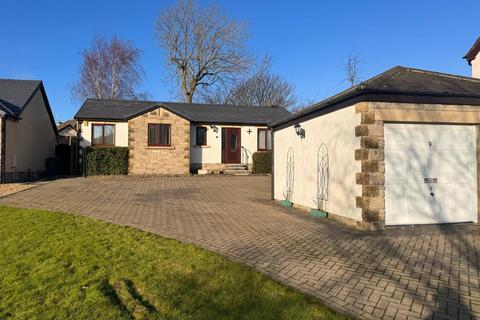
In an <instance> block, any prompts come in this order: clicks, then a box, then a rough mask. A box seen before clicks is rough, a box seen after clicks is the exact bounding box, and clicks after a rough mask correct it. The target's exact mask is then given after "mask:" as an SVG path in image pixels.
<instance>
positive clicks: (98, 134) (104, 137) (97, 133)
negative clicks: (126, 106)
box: [92, 124, 115, 146]
mask: <svg viewBox="0 0 480 320" xmlns="http://www.w3.org/2000/svg"><path fill="white" fill-rule="evenodd" d="M114 145H115V125H114V124H92V146H114Z"/></svg>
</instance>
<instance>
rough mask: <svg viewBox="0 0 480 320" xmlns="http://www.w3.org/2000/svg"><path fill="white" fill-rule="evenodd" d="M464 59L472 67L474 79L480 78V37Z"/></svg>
mask: <svg viewBox="0 0 480 320" xmlns="http://www.w3.org/2000/svg"><path fill="white" fill-rule="evenodd" d="M463 58H464V59H466V60H467V62H468V64H469V65H471V66H472V77H474V78H480V37H478V39H477V41H475V44H474V45H473V47H471V48H470V50H468V52H467V54H465V56H464V57H463Z"/></svg>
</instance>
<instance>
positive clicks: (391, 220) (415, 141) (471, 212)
mask: <svg viewBox="0 0 480 320" xmlns="http://www.w3.org/2000/svg"><path fill="white" fill-rule="evenodd" d="M271 126H272V134H273V137H272V141H273V177H272V199H275V200H286V201H287V203H291V205H292V206H297V207H299V208H306V209H310V210H312V209H313V210H315V211H318V210H322V211H325V215H326V216H328V219H335V220H337V221H340V222H342V223H345V224H348V225H350V226H352V227H356V228H358V229H362V230H384V229H385V227H386V226H391V227H395V226H402V225H409V226H410V225H426V224H447V223H450V224H451V223H476V222H478V220H479V210H478V207H479V206H478V204H479V201H480V200H479V196H480V193H479V192H477V185H478V184H479V175H478V174H477V170H478V169H477V167H478V168H480V165H478V166H477V157H478V156H477V154H480V153H479V152H480V147H479V146H480V136H478V134H479V132H480V79H474V78H468V77H464V76H458V75H452V74H445V73H440V72H434V71H428V70H420V69H414V68H406V67H401V66H397V67H394V68H392V69H390V70H387V71H385V72H384V73H381V74H379V75H377V76H375V77H373V78H371V79H368V80H366V81H364V82H363V83H361V84H359V85H357V86H355V87H353V88H350V89H347V90H345V91H343V92H341V93H339V94H337V95H335V96H333V97H331V98H328V99H326V100H324V101H321V102H319V103H317V104H315V105H313V106H311V107H309V108H307V109H304V110H302V111H300V112H297V113H295V114H292V115H291V116H290V117H288V118H286V119H283V120H281V121H278V122H276V123H274V124H272V125H271ZM477 136H478V137H477ZM319 159H321V161H320V160H319ZM325 159H327V161H325ZM479 160H480V159H479ZM312 212H314V211H312Z"/></svg>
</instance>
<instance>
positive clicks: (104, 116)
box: [75, 99, 290, 125]
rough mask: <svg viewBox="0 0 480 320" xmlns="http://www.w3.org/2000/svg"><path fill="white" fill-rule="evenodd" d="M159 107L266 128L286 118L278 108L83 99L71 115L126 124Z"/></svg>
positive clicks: (198, 118) (186, 115)
mask: <svg viewBox="0 0 480 320" xmlns="http://www.w3.org/2000/svg"><path fill="white" fill-rule="evenodd" d="M158 107H163V108H165V109H167V110H169V111H171V112H173V113H175V114H177V115H179V116H181V117H182V118H185V119H187V120H189V121H191V122H203V123H230V124H234V123H235V124H254V125H268V124H269V123H271V122H274V121H279V120H280V119H283V118H285V117H288V116H290V112H288V111H287V110H286V109H285V108H281V107H254V106H252V107H245V106H233V105H214V104H198V103H177V102H159V101H130V100H109V99H87V100H86V101H85V103H84V104H83V105H82V107H81V108H80V110H78V112H77V114H76V115H75V119H78V120H104V121H105V120H107V121H108V120H110V121H127V120H129V119H132V118H134V117H137V116H139V115H141V114H143V113H146V112H148V111H151V110H154V109H156V108H158Z"/></svg>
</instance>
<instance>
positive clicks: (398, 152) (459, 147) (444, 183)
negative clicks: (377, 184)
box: [385, 123, 477, 225]
mask: <svg viewBox="0 0 480 320" xmlns="http://www.w3.org/2000/svg"><path fill="white" fill-rule="evenodd" d="M475 150H476V133H475V127H473V126H461V125H425V124H396V123H395V124H385V223H386V225H404V224H429V223H452V222H468V221H474V222H476V221H477V183H476V179H477V169H476V153H475Z"/></svg>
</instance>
